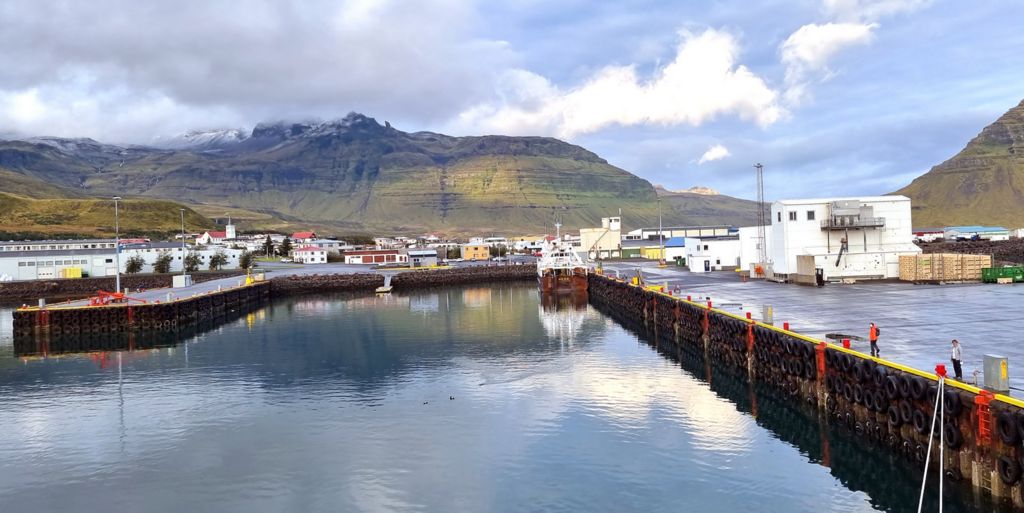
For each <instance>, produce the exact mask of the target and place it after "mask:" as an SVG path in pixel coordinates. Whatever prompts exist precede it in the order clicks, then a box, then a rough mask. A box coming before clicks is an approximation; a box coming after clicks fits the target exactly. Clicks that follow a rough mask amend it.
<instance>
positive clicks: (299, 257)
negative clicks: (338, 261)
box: [292, 245, 327, 264]
mask: <svg viewBox="0 0 1024 513" xmlns="http://www.w3.org/2000/svg"><path fill="white" fill-rule="evenodd" d="M292 259H294V260H295V261H296V262H298V263H300V264H326V263H327V250H326V249H321V248H318V247H316V246H312V245H310V246H303V247H301V248H298V249H296V250H294V251H292Z"/></svg>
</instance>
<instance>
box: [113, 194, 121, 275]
mask: <svg viewBox="0 0 1024 513" xmlns="http://www.w3.org/2000/svg"><path fill="white" fill-rule="evenodd" d="M118 201H121V197H120V196H114V266H115V268H116V269H115V272H114V289H115V290H114V292H117V293H120V292H121V222H120V215H119V212H118V209H117V202H118Z"/></svg>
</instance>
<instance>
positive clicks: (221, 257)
mask: <svg viewBox="0 0 1024 513" xmlns="http://www.w3.org/2000/svg"><path fill="white" fill-rule="evenodd" d="M226 263H228V257H227V255H225V254H224V253H221V252H220V251H218V252H217V253H215V254H214V255H213V256H211V257H210V270H211V271H216V270H218V269H220V268H221V267H224V264H226Z"/></svg>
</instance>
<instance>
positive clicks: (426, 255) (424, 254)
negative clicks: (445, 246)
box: [406, 248, 437, 267]
mask: <svg viewBox="0 0 1024 513" xmlns="http://www.w3.org/2000/svg"><path fill="white" fill-rule="evenodd" d="M406 254H408V255H409V262H410V263H411V264H412V266H413V267H434V266H436V265H437V250H436V249H429V248H427V249H410V250H408V251H406Z"/></svg>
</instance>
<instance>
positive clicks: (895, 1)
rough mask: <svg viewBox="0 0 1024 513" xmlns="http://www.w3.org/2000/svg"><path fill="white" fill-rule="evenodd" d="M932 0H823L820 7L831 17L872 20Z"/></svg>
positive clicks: (908, 10)
mask: <svg viewBox="0 0 1024 513" xmlns="http://www.w3.org/2000/svg"><path fill="white" fill-rule="evenodd" d="M932 2H933V0H824V1H823V5H822V7H823V8H824V10H825V14H826V15H827V16H828V17H829V18H832V19H836V20H842V21H858V22H874V21H878V20H879V19H881V18H883V17H886V16H892V15H895V14H900V13H904V12H912V11H916V10H918V9H922V8H924V7H927V6H929V5H931V4H932Z"/></svg>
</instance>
